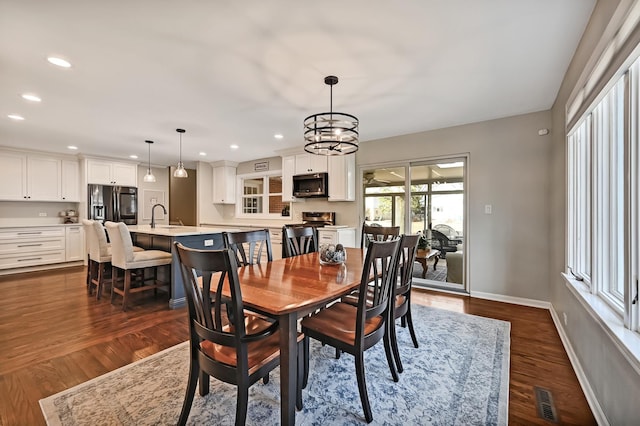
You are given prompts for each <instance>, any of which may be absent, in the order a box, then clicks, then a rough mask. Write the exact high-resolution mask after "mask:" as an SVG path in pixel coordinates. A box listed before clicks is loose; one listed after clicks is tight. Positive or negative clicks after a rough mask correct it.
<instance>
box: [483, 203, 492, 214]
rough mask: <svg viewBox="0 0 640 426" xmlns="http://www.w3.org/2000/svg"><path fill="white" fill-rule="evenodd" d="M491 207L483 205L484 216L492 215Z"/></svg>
mask: <svg viewBox="0 0 640 426" xmlns="http://www.w3.org/2000/svg"><path fill="white" fill-rule="evenodd" d="M492 210H493V208H492V206H491V204H485V205H484V214H491V213H492Z"/></svg>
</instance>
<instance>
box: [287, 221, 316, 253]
mask: <svg viewBox="0 0 640 426" xmlns="http://www.w3.org/2000/svg"><path fill="white" fill-rule="evenodd" d="M282 234H283V236H284V257H292V256H299V255H301V254H307V253H311V252H314V251H317V250H318V237H317V235H316V230H315V228H313V227H311V226H283V227H282Z"/></svg>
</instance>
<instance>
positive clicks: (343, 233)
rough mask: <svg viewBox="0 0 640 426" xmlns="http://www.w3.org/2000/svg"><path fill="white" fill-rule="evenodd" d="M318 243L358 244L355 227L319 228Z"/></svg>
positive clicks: (345, 245)
mask: <svg viewBox="0 0 640 426" xmlns="http://www.w3.org/2000/svg"><path fill="white" fill-rule="evenodd" d="M318 244H342V245H343V246H344V247H355V246H356V229H355V228H335V229H326V228H319V229H318Z"/></svg>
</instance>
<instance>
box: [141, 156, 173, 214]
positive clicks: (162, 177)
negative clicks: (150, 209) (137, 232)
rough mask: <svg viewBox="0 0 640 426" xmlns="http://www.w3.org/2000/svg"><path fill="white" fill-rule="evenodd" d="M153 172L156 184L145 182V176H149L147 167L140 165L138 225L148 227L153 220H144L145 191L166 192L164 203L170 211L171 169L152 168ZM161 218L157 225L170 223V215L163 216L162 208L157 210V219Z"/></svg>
mask: <svg viewBox="0 0 640 426" xmlns="http://www.w3.org/2000/svg"><path fill="white" fill-rule="evenodd" d="M151 172H152V173H153V175H154V176H155V177H156V181H155V182H145V181H144V180H143V179H144V175H146V174H147V166H146V165H138V225H148V224H150V223H151V219H150V218H149V219H144V218H143V214H144V205H143V203H144V201H145V198H144V195H145V194H144V191H145V190H153V191H164V203H162V204H163V205H164V206H165V207H166V209H167V212H168V211H169V201H170V200H169V168H168V167H151ZM158 217H160V218H161V219H159V220H156V222H157V223H164V224H168V223H169V215H162V211H161V210H160V208H157V209H156V218H158Z"/></svg>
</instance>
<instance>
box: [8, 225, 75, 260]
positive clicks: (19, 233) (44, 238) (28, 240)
mask: <svg viewBox="0 0 640 426" xmlns="http://www.w3.org/2000/svg"><path fill="white" fill-rule="evenodd" d="M78 226H79V225H78ZM65 239H66V238H65V227H64V226H49V227H24V228H3V229H0V269H11V268H22V267H25V266H38V265H46V264H50V263H61V262H65V259H66V253H65V244H66V243H65ZM81 248H82V247H81V245H80V249H81Z"/></svg>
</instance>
